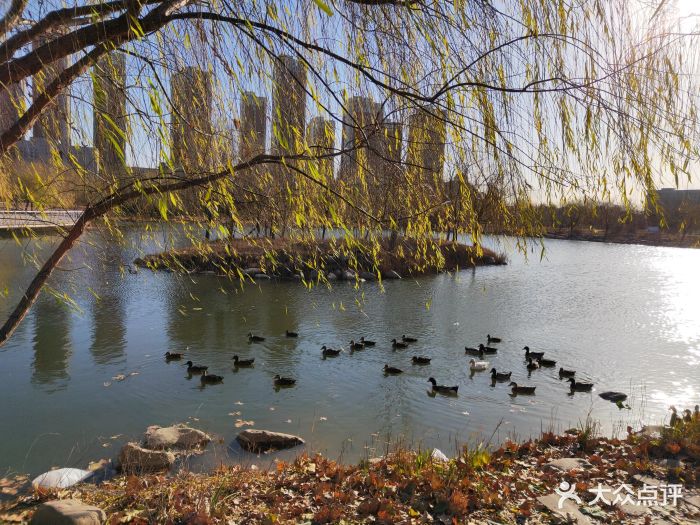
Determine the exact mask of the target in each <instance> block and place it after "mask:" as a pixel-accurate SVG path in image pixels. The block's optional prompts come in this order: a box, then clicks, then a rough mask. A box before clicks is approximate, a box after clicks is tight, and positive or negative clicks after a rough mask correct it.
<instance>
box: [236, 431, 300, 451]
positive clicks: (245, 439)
mask: <svg viewBox="0 0 700 525" xmlns="http://www.w3.org/2000/svg"><path fill="white" fill-rule="evenodd" d="M236 441H238V443H239V444H240V445H241V447H243V448H244V449H246V450H249V451H251V452H261V451H265V450H280V449H284V448H291V447H295V446H297V445H303V444H304V440H303V439H301V438H300V437H299V436H295V435H293V434H283V433H282V432H271V431H269V430H257V429H248V430H244V431H243V432H241V433H240V434H238V436H236Z"/></svg>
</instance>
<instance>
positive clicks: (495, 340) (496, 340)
mask: <svg viewBox="0 0 700 525" xmlns="http://www.w3.org/2000/svg"><path fill="white" fill-rule="evenodd" d="M486 342H487V343H500V342H501V338H500V337H492V336H491V334H488V335H487V336H486Z"/></svg>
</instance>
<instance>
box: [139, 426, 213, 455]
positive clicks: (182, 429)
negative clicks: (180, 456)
mask: <svg viewBox="0 0 700 525" xmlns="http://www.w3.org/2000/svg"><path fill="white" fill-rule="evenodd" d="M210 441H211V438H210V437H209V436H208V435H207V434H206V433H204V432H202V431H201V430H197V429H196V428H191V427H188V426H187V425H174V426H171V427H159V426H157V425H154V426H150V427H148V428H147V429H146V437H145V440H144V447H145V448H148V449H151V450H169V449H173V448H175V449H180V450H190V449H193V448H201V447H204V446H206V445H207V443H209V442H210Z"/></svg>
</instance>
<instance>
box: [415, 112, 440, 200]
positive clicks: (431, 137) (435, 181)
mask: <svg viewBox="0 0 700 525" xmlns="http://www.w3.org/2000/svg"><path fill="white" fill-rule="evenodd" d="M408 126H409V128H408V145H407V150H406V170H407V172H408V173H411V174H414V175H415V176H417V179H418V180H415V181H414V182H416V183H420V184H427V185H429V186H431V187H432V188H433V189H435V190H437V189H438V188H441V187H442V176H443V169H444V166H445V142H446V139H447V124H446V116H445V111H444V110H442V109H439V108H436V107H434V106H429V107H422V108H418V109H417V110H416V111H415V112H414V113H413V114H411V116H410V117H409V122H408Z"/></svg>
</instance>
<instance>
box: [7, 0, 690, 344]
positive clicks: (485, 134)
mask: <svg viewBox="0 0 700 525" xmlns="http://www.w3.org/2000/svg"><path fill="white" fill-rule="evenodd" d="M54 4H55V5H54ZM68 4H69V6H68V7H61V5H62V4H61V2H60V1H59V0H56V1H55V2H54V1H53V0H44V1H34V0H12V1H11V2H10V5H9V6H7V8H6V12H5V13H3V14H2V15H1V16H2V20H1V21H0V86H1V87H2V89H3V92H2V97H3V101H4V103H3V108H2V111H3V113H2V128H1V129H0V132H1V133H2V134H1V136H0V156H2V159H3V172H2V176H3V177H4V178H5V180H6V182H5V184H4V186H5V187H4V188H3V191H2V192H1V193H0V194H1V195H2V196H3V199H4V200H5V202H6V206H7V207H12V206H16V205H17V203H19V202H31V203H32V205H33V206H35V207H37V208H38V209H40V210H41V209H46V208H49V207H51V208H60V207H76V206H77V207H78V208H79V209H80V210H81V214H80V217H79V219H78V220H77V222H76V223H75V225H74V226H72V227H71V228H67V229H66V231H65V232H63V233H64V234H63V238H62V240H61V242H60V243H59V244H58V245H57V246H56V247H55V248H54V250H53V253H52V254H51V255H50V256H49V257H48V259H46V260H44V261H40V264H39V265H38V272H37V274H36V276H35V278H34V279H33V281H32V282H31V284H30V285H29V287H28V288H27V289H26V290H25V291H24V293H23V295H22V296H21V299H20V300H19V304H18V305H17V307H16V308H15V309H14V311H13V313H12V314H11V316H10V317H9V319H8V320H7V322H6V323H5V325H4V326H3V327H2V329H1V330H0V343H2V342H4V341H6V340H7V338H8V337H10V335H11V334H12V332H13V331H14V330H15V328H16V327H17V326H18V325H19V323H20V322H21V320H22V318H23V317H24V316H25V315H26V313H27V311H28V310H29V308H30V307H31V305H32V304H33V302H34V301H35V300H36V298H37V296H38V295H39V293H40V291H41V289H42V287H44V286H46V285H47V280H48V279H49V277H50V275H51V273H52V271H53V270H54V269H55V268H56V267H57V265H58V264H59V262H60V261H61V259H62V258H63V257H64V256H65V255H66V253H68V252H69V251H70V250H71V248H72V247H73V246H74V244H75V243H76V242H77V241H78V240H79V238H80V236H81V235H82V234H83V232H84V231H85V229H86V227H87V226H88V225H90V224H91V223H97V224H100V225H102V226H103V227H104V228H106V229H108V230H109V231H110V232H111V233H112V234H114V235H117V236H118V235H119V233H120V230H119V224H120V222H119V219H120V218H124V217H125V216H127V217H128V216H133V215H135V214H136V215H143V214H147V213H151V212H153V213H155V214H156V216H157V217H159V218H160V220H161V221H163V222H165V221H168V220H169V219H172V218H173V217H178V218H186V219H187V220H186V221H185V223H186V224H187V225H188V226H185V227H184V229H185V231H186V232H188V233H189V235H191V236H192V241H193V242H196V243H198V246H200V247H201V249H202V250H204V251H206V250H207V249H208V245H207V244H206V243H201V242H200V241H201V233H200V232H201V230H202V228H204V229H206V230H207V231H211V230H215V229H218V230H219V232H220V233H221V235H224V236H228V235H234V234H239V235H245V236H248V237H251V236H254V235H258V234H259V235H267V236H268V237H269V236H273V235H276V236H279V235H286V236H290V237H296V238H302V239H308V238H310V237H313V236H314V235H318V231H319V230H322V231H324V232H325V231H327V230H336V231H341V232H345V236H344V237H343V240H342V243H340V244H339V246H341V249H342V246H345V247H346V248H349V247H351V246H352V245H353V243H354V242H355V241H356V239H357V238H360V237H361V238H362V239H363V242H365V243H369V244H365V246H368V245H369V246H370V249H369V252H370V253H374V254H376V250H374V249H372V246H375V247H376V245H377V243H379V242H380V239H381V237H382V235H385V234H386V232H387V231H394V232H397V231H398V232H400V233H401V234H403V235H405V236H407V237H411V238H413V239H415V240H416V241H417V242H418V243H419V245H420V246H422V247H423V250H422V251H423V252H424V253H429V252H430V251H429V250H425V249H424V248H425V247H426V246H428V245H429V244H430V243H433V242H436V239H438V238H439V237H440V235H445V234H449V235H450V238H451V239H456V238H458V236H459V235H466V236H470V237H471V239H472V240H473V241H474V242H475V243H476V244H477V245H478V241H479V237H480V235H481V234H482V233H483V232H484V227H485V222H486V221H491V222H493V221H497V223H498V227H499V229H501V230H505V231H509V232H513V233H515V234H517V235H519V236H522V237H527V236H531V235H537V234H538V233H539V231H540V224H539V219H538V215H537V213H536V207H535V205H536V204H538V203H541V202H556V201H562V200H564V201H571V200H573V199H579V198H582V197H585V198H592V199H600V200H619V201H620V202H622V203H624V204H625V205H626V206H630V205H631V204H632V203H634V202H638V201H640V200H642V199H643V198H644V196H646V195H650V196H652V199H650V200H649V201H648V202H649V203H650V204H651V205H653V195H654V193H653V190H654V188H655V187H656V185H657V184H659V183H660V182H661V181H662V180H664V179H666V180H668V179H672V180H674V181H675V182H676V183H677V182H678V180H679V179H680V178H682V177H689V176H690V175H689V172H690V169H691V167H692V166H693V165H694V164H693V163H694V162H696V161H697V158H698V149H697V144H698V131H699V130H700V128H699V127H698V121H697V111H696V106H697V92H698V91H697V85H696V79H697V73H698V71H697V59H698V53H697V51H696V50H697V49H698V47H697V44H698V42H697V33H696V32H695V31H694V26H693V24H692V22H691V21H689V19H688V16H686V15H688V14H689V13H688V12H684V11H683V10H682V9H681V8H680V7H679V5H681V4H683V3H682V2H673V1H664V0H655V1H651V0H647V1H644V0H637V1H629V0H583V1H581V2H568V1H565V0H555V1H550V0H520V1H519V2H492V1H488V0H455V1H453V2H442V1H430V0H429V1H422V0H332V1H322V0H288V1H285V2H276V1H264V0H246V1H241V2H230V1H228V0H209V1H196V0H109V1H107V0H94V1H82V0H72V1H71V2H68ZM27 81H31V83H32V85H33V93H32V97H31V98H29V97H28V96H27V94H26V92H25V91H23V89H22V86H23V83H24V82H27ZM178 86H180V87H179V88H178ZM115 93H116V94H120V93H121V94H122V95H123V96H124V97H125V98H124V100H121V99H119V100H116V99H117V98H119V96H122V95H115ZM262 96H264V97H266V98H267V102H266V104H260V105H259V106H260V107H262V106H264V109H261V110H260V111H261V114H262V124H261V125H266V128H267V129H266V130H265V127H264V126H263V128H262V131H261V128H260V127H258V128H256V125H255V124H251V122H254V119H253V120H250V118H245V119H241V117H242V116H243V114H244V113H245V112H246V111H248V112H252V113H255V107H253V108H252V109H251V107H250V106H248V109H247V110H244V107H245V106H244V100H248V99H253V98H254V97H262ZM115 97H116V98H115ZM66 100H68V102H66ZM256 100H257V99H256ZM110 101H111V102H110ZM300 104H301V105H300ZM61 108H68V109H72V110H75V109H76V108H78V113H80V111H82V112H83V113H84V114H87V115H89V117H88V118H86V119H83V120H82V121H81V119H76V118H69V117H68V116H65V115H64V116H61V115H62V113H61V111H60V109H61ZM258 109H260V108H258ZM64 113H65V111H64ZM252 113H251V114H252ZM249 117H250V115H249ZM62 118H63V119H65V122H64V121H62V120H61V119H62ZM312 118H314V119H316V121H315V122H316V124H314V126H312V125H311V119H312ZM319 119H320V120H319ZM67 122H70V124H71V126H72V129H71V130H70V132H69V134H68V135H66V132H65V130H64V131H63V135H61V131H60V130H61V129H64V128H65V125H66V123H67ZM319 122H320V123H321V124H319ZM90 124H92V125H94V126H95V129H99V130H102V131H101V132H100V133H96V134H95V138H94V139H93V140H92V142H93V145H94V146H95V147H98V146H99V149H100V150H101V153H102V156H101V157H99V158H98V159H97V161H96V162H92V163H90V162H84V161H83V160H81V158H80V155H78V153H77V150H76V149H75V148H73V147H72V146H71V144H70V143H71V140H74V139H75V137H82V136H83V135H85V136H87V137H88V138H87V142H88V143H90V142H91V140H90V138H91V131H90V130H89V129H88V128H89V125H90ZM259 124H260V122H259ZM37 126H39V129H40V130H41V131H40V132H37ZM42 126H43V127H42ZM51 126H53V128H57V129H58V130H59V131H56V132H54V133H50V132H48V131H47V129H48V128H49V127H51ZM62 126H63V127H62ZM32 128H34V132H33V136H32V139H31V140H34V141H35V142H36V140H38V139H37V137H38V138H39V139H41V140H43V141H44V142H42V144H44V145H46V144H47V145H48V146H49V147H50V149H51V154H50V155H45V156H44V157H45V158H44V160H43V161H42V162H41V163H37V162H30V163H28V162H27V161H26V155H24V157H23V154H22V152H23V151H26V150H27V148H29V149H30V150H31V147H30V146H31V145H30V146H27V143H28V142H30V141H24V140H25V138H26V137H27V136H28V133H29V131H30V130H31V129H32ZM319 129H320V131H319ZM98 135H99V138H98ZM312 137H314V138H313V140H312ZM23 141H24V142H23ZM256 141H257V143H256ZM98 143H99V144H98ZM100 144H101V146H100ZM234 144H238V147H237V148H236V147H234V146H233V145H234ZM251 144H252V146H251ZM256 144H257V146H256ZM32 147H35V146H32ZM104 151H108V153H104ZM108 159H111V160H110V161H109V162H108V161H107V160H108ZM137 165H141V166H143V165H146V166H147V169H144V168H143V167H141V168H136V167H134V166H137ZM27 173H30V174H31V176H27ZM57 188H59V189H60V191H57ZM251 223H252V224H255V225H256V228H255V232H256V233H255V234H252V232H251V230H250V229H249V226H250V224H251ZM259 242H267V240H260V241H259Z"/></svg>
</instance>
